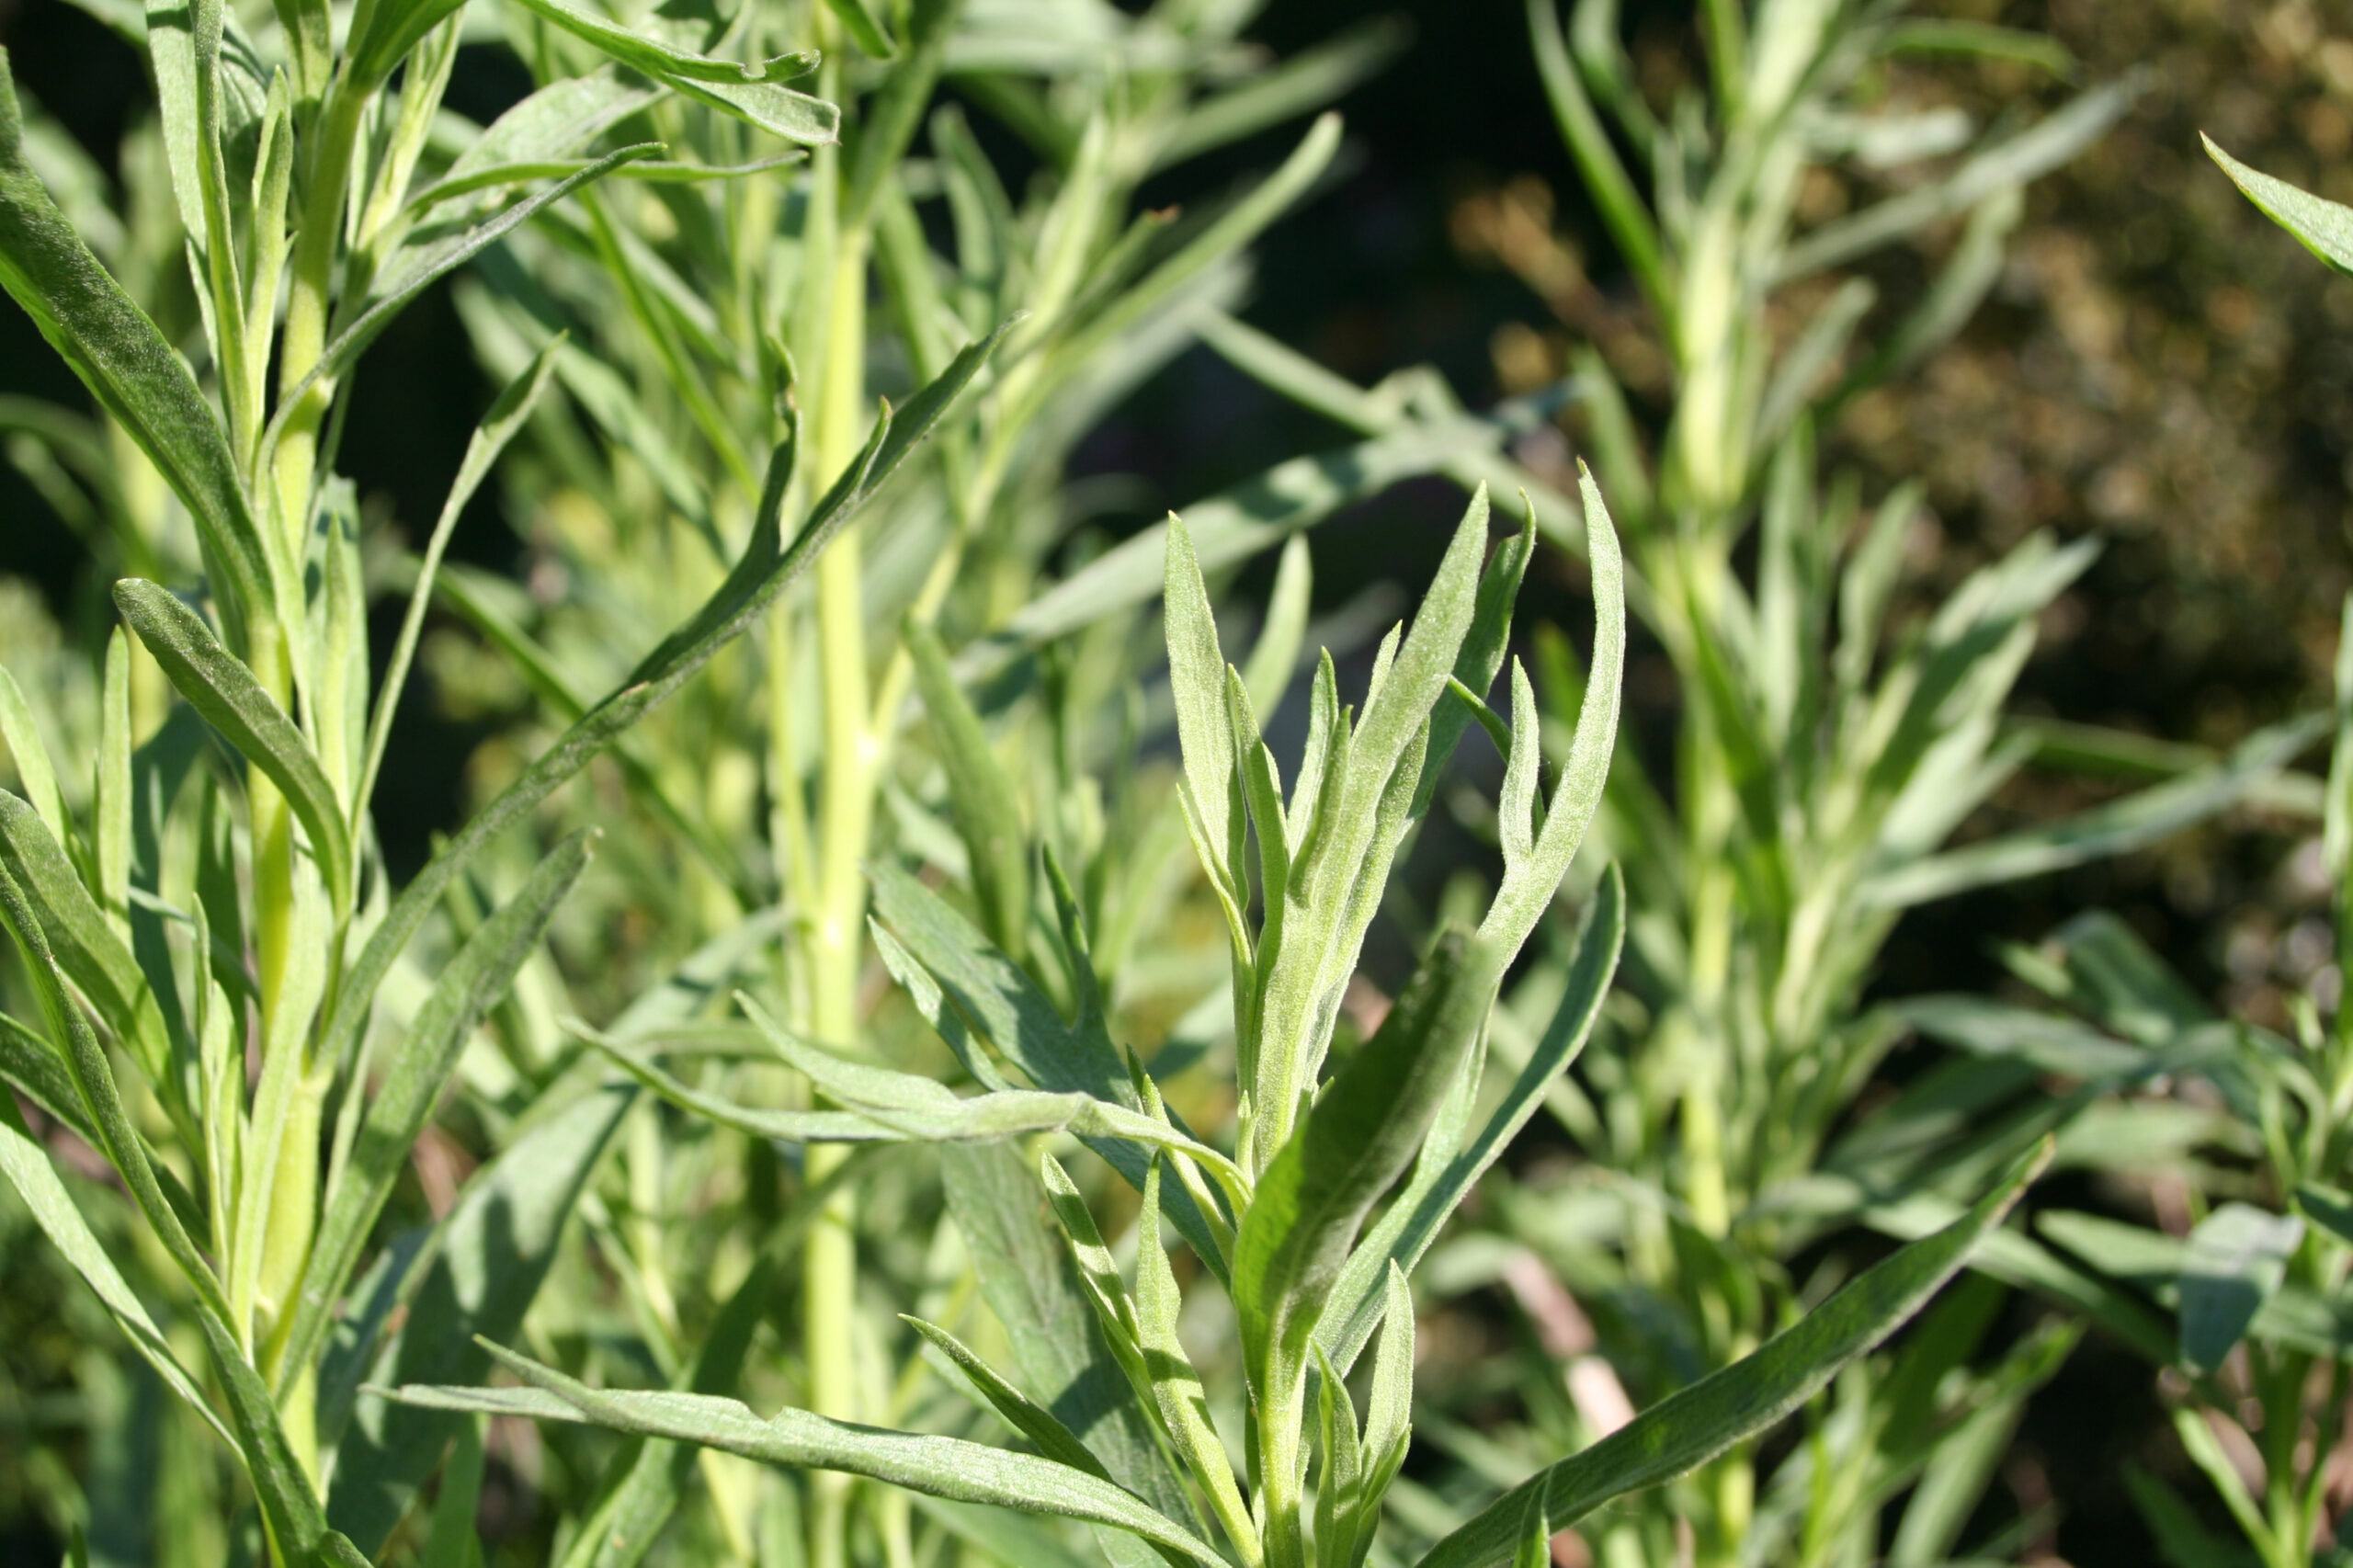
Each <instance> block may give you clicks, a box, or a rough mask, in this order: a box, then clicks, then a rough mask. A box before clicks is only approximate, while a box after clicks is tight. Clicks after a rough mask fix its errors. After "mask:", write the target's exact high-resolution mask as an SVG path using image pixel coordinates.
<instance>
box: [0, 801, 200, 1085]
mask: <svg viewBox="0 0 2353 1568" xmlns="http://www.w3.org/2000/svg"><path fill="white" fill-rule="evenodd" d="M0 866H5V867H6V869H7V871H8V874H9V875H10V877H12V878H13V879H14V880H15V881H16V882H17V886H18V887H19V888H20V889H21V890H22V891H23V892H24V895H25V897H26V898H27V900H28V901H29V903H30V905H31V908H32V911H33V913H34V914H35V915H36V916H37V917H38V918H39V920H40V929H41V932H42V934H43V935H44V936H45V937H46V938H47V939H48V943H49V947H50V949H51V952H53V953H54V954H55V955H56V959H57V962H58V965H59V967H60V968H62V969H63V970H64V971H65V975H66V978H67V979H69V980H71V981H72V982H73V983H74V989H76V990H78V991H79V992H81V993H82V994H83V995H84V996H85V997H87V998H88V999H89V1002H90V1005H91V1006H92V1007H93V1008H95V1009H96V1010H97V1015H98V1017H100V1019H102V1020H103V1021H104V1022H105V1024H106V1026H107V1028H108V1029H110V1030H112V1031H113V1033H114V1034H115V1036H116V1037H117V1038H118V1039H119V1040H121V1041H122V1042H123V1044H124V1045H125V1046H126V1047H128V1048H129V1050H130V1051H131V1056H132V1058H133V1060H135V1061H136V1062H138V1063H139V1070H140V1071H141V1072H142V1073H143V1074H146V1075H147V1078H148V1081H149V1082H150V1083H153V1084H154V1085H156V1087H157V1088H158V1090H160V1091H161V1092H162V1093H163V1094H164V1095H165V1102H166V1103H167V1104H169V1103H172V1101H173V1087H172V1085H173V1084H174V1079H173V1076H172V1074H171V1070H170V1063H171V1059H172V1055H171V1053H172V1046H171V1036H170V1034H169V1033H168V1031H167V1030H166V1028H165V1023H164V1015H163V1011H162V1009H161V1008H160V1007H159V1006H157V1005H156V1001H155V996H154V994H153V992H152V991H150V990H149V989H148V985H147V980H146V977H145V975H143V974H142V972H141V971H140V968H139V961H138V960H137V959H135V958H133V957H132V956H131V949H129V948H127V947H125V946H124V945H123V941H122V938H121V937H119V936H118V935H116V933H115V929H114V927H113V926H111V925H110V924H108V920H107V917H106V915H105V913H104V912H103V911H101V910H100V909H99V907H98V904H97V900H95V899H93V898H92V897H91V896H90V890H89V889H88V888H87V887H85V885H84V884H83V881H82V879H81V878H80V876H78V875H76V874H75V872H74V867H73V863H72V862H71V861H69V860H68V859H67V858H66V857H65V850H64V848H63V846H61V845H60V844H59V843H58V842H57V840H56V839H54V838H51V836H50V835H49V830H48V828H46V827H45V826H43V825H42V824H41V820H40V813H39V812H35V811H34V810H33V808H32V807H31V806H29V805H28V804H26V803H25V802H24V801H21V800H19V799H17V797H16V796H14V795H12V794H9V793H8V792H7V791H6V790H0Z"/></svg>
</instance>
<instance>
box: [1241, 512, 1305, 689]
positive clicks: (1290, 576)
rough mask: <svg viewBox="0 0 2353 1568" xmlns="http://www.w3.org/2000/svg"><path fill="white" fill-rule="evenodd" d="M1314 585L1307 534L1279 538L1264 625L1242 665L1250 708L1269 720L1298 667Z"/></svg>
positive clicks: (1243, 679) (1244, 685)
mask: <svg viewBox="0 0 2353 1568" xmlns="http://www.w3.org/2000/svg"><path fill="white" fill-rule="evenodd" d="M1313 586H1314V566H1313V562H1311V561H1310V560H1309V559H1308V551H1307V540H1306V537H1305V536H1304V535H1302V534H1293V535H1291V536H1290V539H1288V540H1284V541H1283V553H1282V559H1281V560H1280V561H1279V562H1276V564H1275V585H1274V587H1273V589H1272V590H1270V591H1269V592H1268V593H1267V620H1266V624H1265V625H1264V626H1262V627H1261V628H1260V629H1259V631H1258V641H1257V642H1254V643H1252V644H1251V646H1250V657H1249V658H1248V659H1247V660H1245V661H1244V663H1243V665H1242V685H1243V687H1244V688H1245V690H1247V691H1248V692H1249V694H1250V706H1251V707H1252V708H1253V709H1255V710H1257V711H1258V712H1261V713H1264V714H1266V715H1267V717H1268V719H1269V720H1271V719H1272V718H1273V716H1274V711H1275V709H1276V708H1277V707H1278V706H1279V705H1280V704H1281V702H1282V699H1283V693H1284V692H1285V691H1287V690H1288V689H1290V681H1291V676H1292V675H1293V673H1294V672H1295V671H1296V670H1297V669H1298V666H1299V650H1300V647H1301V644H1302V642H1305V640H1306V636H1307V612H1308V610H1309V609H1310V608H1312V606H1311V604H1310V597H1309V596H1310V593H1311V591H1312V589H1313Z"/></svg>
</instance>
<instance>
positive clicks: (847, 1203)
mask: <svg viewBox="0 0 2353 1568" xmlns="http://www.w3.org/2000/svg"><path fill="white" fill-rule="evenodd" d="M827 151H828V152H830V151H831V150H830V149H828V150H827ZM816 179H817V182H818V184H819V185H820V186H821V187H826V188H825V191H824V194H825V195H827V196H831V195H834V194H835V187H836V182H837V179H838V174H837V163H836V160H835V159H834V158H831V157H827V158H824V159H823V160H821V163H820V165H819V167H818V169H817V171H816ZM822 227H830V224H825V225H822V226H821V225H817V224H813V225H812V230H813V233H816V232H820V230H821V228H822ZM867 249H868V246H867V243H866V235H865V233H863V231H855V232H850V233H839V234H837V235H836V236H835V244H834V246H833V251H832V255H831V256H830V257H827V256H824V255H823V254H822V253H816V252H813V253H812V255H811V256H810V259H809V263H808V265H809V266H810V267H827V268H828V270H827V272H826V274H825V282H824V286H823V287H824V318H823V321H824V325H823V337H824V347H823V350H822V353H821V354H820V356H819V357H818V358H819V364H818V385H817V397H816V408H815V412H814V415H813V418H812V420H811V432H810V435H811V447H812V449H813V453H814V458H815V472H816V473H817V474H818V475H819V476H820V478H819V484H820V486H822V485H824V484H826V483H831V482H832V481H833V480H834V479H835V477H836V476H838V475H839V474H840V473H841V472H843V471H844V470H846V469H847V467H848V466H849V465H850V464H851V463H852V462H853V461H855V460H857V457H858V449H859V446H860V443H861V437H863V436H864V434H865V430H864V426H865V420H866V363H865V359H866V260H867ZM862 562H863V553H862V551H860V550H859V548H858V527H857V525H855V524H852V525H851V526H849V527H848V528H844V529H843V530H842V531H841V533H839V534H838V535H836V536H835V540H834V542H833V543H832V544H831V545H830V546H828V547H827V549H826V551H825V553H824V555H823V556H821V557H820V558H819V560H818V562H817V569H816V578H817V590H816V592H817V645H818V659H819V681H820V685H821V687H822V692H823V708H824V762H823V765H822V782H821V790H822V792H821V795H820V798H819V802H818V809H819V821H818V831H817V843H816V845H815V846H813V848H814V852H815V854H816V856H817V874H816V891H817V907H816V909H815V910H814V911H813V912H812V913H813V920H812V921H811V922H810V923H809V925H808V926H807V928H806V937H805V940H806V943H807V949H806V955H807V965H806V968H807V973H808V977H809V1021H810V1027H811V1028H812V1029H813V1032H814V1033H815V1034H816V1036H817V1038H818V1039H819V1040H821V1041H823V1042H824V1043H825V1044H826V1045H828V1046H832V1047H835V1048H839V1047H842V1046H845V1045H847V1044H849V1043H850V1042H851V1041H853V1040H856V1039H857V1036H858V976H859V971H860V970H861V968H862V966H863V960H864V957H865V941H864V925H863V923H864V918H865V914H866V879H865V873H864V869H863V865H862V862H863V861H864V859H865V856H866V850H867V841H868V839H869V837H870V835H871V831H872V824H873V814H874V812H873V786H874V768H873V766H872V762H871V754H872V751H873V745H872V742H871V739H870V733H869V731H868V728H867V672H866V606H865V595H864V592H863V590H862V587H861V584H860V577H861V566H862ZM846 1157H847V1151H844V1150H842V1149H839V1148H836V1147H833V1146H830V1145H818V1146H813V1147H812V1148H811V1149H810V1151H809V1156H808V1167H807V1169H808V1176H809V1179H810V1180H811V1181H812V1182H819V1181H823V1180H824V1179H825V1177H826V1176H830V1175H831V1174H832V1173H833V1171H834V1170H835V1167H836V1166H838V1165H840V1164H841V1162H842V1160H843V1159H844V1158H846ZM856 1227H857V1199H856V1197H855V1195H854V1194H853V1193H852V1192H851V1190H850V1189H849V1188H848V1187H841V1188H840V1189H838V1190H836V1191H835V1193H834V1194H833V1196H832V1197H831V1198H829V1199H827V1200H826V1202H825V1207H824V1211H823V1212H822V1213H821V1214H820V1216H819V1217H818V1219H817V1221H816V1222H815V1223H814V1224H813V1225H812V1226H811V1227H810V1230H809V1238H808V1241H807V1242H806V1244H804V1251H803V1255H802V1256H803V1267H802V1291H803V1300H802V1314H803V1324H802V1334H803V1346H804V1355H805V1358H806V1362H807V1367H808V1380H809V1404H810V1408H812V1409H813V1410H815V1411H816V1412H817V1413H818V1414H820V1415H830V1416H834V1417H835V1418H836V1419H841V1420H856V1419H858V1414H859V1411H858V1404H859V1400H858V1377H857V1362H856V1351H857V1346H856V1343H855V1332H854V1331H855V1318H854V1312H855V1309H856V1304H857V1297H858V1247H857V1237H856ZM812 1485H813V1493H814V1500H815V1506H814V1507H813V1509H812V1511H811V1516H810V1521H809V1525H810V1541H809V1561H810V1563H811V1564H812V1568H842V1565H843V1564H844V1563H845V1562H847V1557H848V1550H847V1549H848V1541H847V1535H848V1504H849V1478H848V1477H847V1476H845V1475H839V1474H835V1473H833V1472H830V1471H828V1472H824V1473H821V1474H818V1475H816V1476H813V1477H812Z"/></svg>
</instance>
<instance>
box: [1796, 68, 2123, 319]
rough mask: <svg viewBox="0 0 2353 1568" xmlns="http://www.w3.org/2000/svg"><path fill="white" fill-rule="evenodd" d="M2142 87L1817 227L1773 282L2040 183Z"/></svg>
mask: <svg viewBox="0 0 2353 1568" xmlns="http://www.w3.org/2000/svg"><path fill="white" fill-rule="evenodd" d="M2145 81H2146V79H2145V78H2144V77H2142V76H2138V75H2135V76H2130V77H2127V78H2125V79H2124V80H2122V81H2118V82H2109V83H2107V84H2105V85H2101V86H2098V87H2095V88H2093V89H2092V90H2091V91H2090V92H2087V93H2083V94H2080V95H2078V96H2077V97H2075V98H2074V99H2072V100H2070V101H2069V102H2068V103H2067V104H2065V105H2064V106H2063V107H2062V108H2059V109H2057V110H2055V111H2054V112H2052V113H2051V114H2048V115H2045V116H2044V117H2043V118H2042V119H2040V120H2037V121H2036V122H2035V123H2034V124H2032V125H2029V126H2028V127H2027V128H2026V129H2024V130H2023V131H2018V132H2017V133H2016V134H2015V135H2012V136H2008V137H2005V138H2003V139H2002V140H2001V141H1998V142H1993V143H1991V144H1990V145H1987V146H1984V147H1982V148H1980V149H1979V150H1978V151H1976V152H1975V153H1972V154H1971V155H1970V156H1969V157H1968V158H1966V159H1964V160H1963V161H1962V163H1961V166H1960V167H1958V168H1956V169H1955V170H1953V171H1952V173H1950V174H1949V175H1947V176H1945V177H1944V178H1942V179H1939V180H1934V181H1931V182H1929V183H1927V184H1926V185H1920V186H1915V187H1911V188H1910V189H1908V190H1906V191H1904V193H1903V194H1902V195H1900V196H1893V197H1890V198H1888V199H1886V200H1884V201H1881V202H1879V203H1878V204H1877V205H1875V206H1871V207H1867V208H1865V209H1863V210H1861V211H1859V212H1854V213H1850V214H1848V215H1847V216H1846V217H1844V218H1837V219H1834V220H1832V221H1831V222H1827V223H1824V224H1822V225H1821V226H1819V227H1818V228H1815V229H1813V231H1812V232H1810V233H1807V234H1806V235H1805V236H1804V237H1803V238H1802V239H1801V240H1799V241H1798V242H1797V243H1796V244H1793V245H1791V246H1790V248H1789V250H1788V252H1787V253H1786V254H1785V255H1784V256H1782V258H1781V266H1780V269H1779V274H1778V275H1777V277H1776V278H1775V279H1774V281H1775V283H1776V284H1777V285H1778V284H1781V283H1788V282H1791V281H1794V280H1795V279H1797V278H1804V277H1807V276H1809V275H1811V274H1813V273H1816V272H1820V271H1822V270H1824V268H1826V267H1838V266H1842V265H1844V264H1845V263H1847V262H1849V261H1852V260H1854V259H1855V258H1856V257H1858V256H1866V255H1869V254H1870V252H1872V251H1875V250H1878V249H1880V248H1881V247H1882V246H1884V245H1889V244H1893V243H1895V242H1896V241H1897V240H1900V239H1902V238H1903V237H1904V236H1905V235H1906V234H1909V233H1914V232H1915V231H1917V230H1919V229H1921V228H1924V227H1926V226H1927V224H1929V223H1932V222H1936V221H1937V220H1938V219H1939V218H1948V217H1951V216H1953V215H1954V214H1956V213H1961V212H1966V211H1968V210H1970V209H1971V208H1972V207H1974V206H1976V205H1977V204H1978V203H1979V202H1981V201H1983V200H1984V199H1985V198H1986V197H1988V196H1990V195H1992V194H1994V193H1995V192H1996V191H1998V190H2000V189H2002V188H2004V187H2009V186H2018V185H2026V184H2030V183H2031V182H2033V181H2034V180H2036V179H2039V178H2040V177H2041V176H2043V175H2045V174H2048V173H2049V172H2050V171H2052V169H2055V168H2057V167H2058V166H2059V165H2062V164H2064V163H2066V162H2068V161H2069V160H2070V159H2072V158H2074V157H2075V154H2076V153H2080V152H2082V151H2083V150H2084V149H2085V148H2086V147H2088V146H2090V145H2091V144H2092V143H2093V142H2096V141H2097V140H2098V139H2099V138H2100V137H2101V136H2103V135H2105V134H2107V132H2108V129H2109V126H2111V125H2114V124H2115V123H2116V122H2117V120H2119V119H2122V118H2123V115H2124V112H2125V110H2127V109H2129V108H2131V107H2132V102H2133V100H2134V99H2135V98H2137V97H2140V95H2141V92H2142V90H2143V86H2144V85H2145Z"/></svg>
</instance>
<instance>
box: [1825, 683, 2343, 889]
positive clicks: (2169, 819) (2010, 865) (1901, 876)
mask: <svg viewBox="0 0 2353 1568" xmlns="http://www.w3.org/2000/svg"><path fill="white" fill-rule="evenodd" d="M2329 729H2330V715H2328V714H2325V713H2311V714H2305V715H2303V716H2302V717H2300V718H2296V719H2290V720H2289V721H2287V722H2284V723H2280V724H2274V725H2271V726H2269V727H2268V728H2266V729H2262V730H2258V731H2256V733H2254V734H2252V735H2249V736H2248V737H2247V738H2246V739H2245V740H2244V741H2242V742H2240V743H2239V744H2238V745H2237V746H2236V747H2235V748H2234V749H2233V751H2232V752H2231V755H2230V756H2228V757H2227V758H2226V759H2224V760H2223V761H2222V762H2219V763H2216V764H2214V765H2212V766H2211V767H2200V768H2196V769H2193V770H2192V771H2190V772H2188V773H2185V774H2183V775H2181V776H2180V777H2179V778H2174V779H2169V780H2168V781H2166V782H2165V783H2163V784H2158V785H2154V786H2152V787H2151V788H2149V789H2147V790H2141V791H2139V792H2137V793H2135V794H2131V795H2127V796H2125V797H2124V798H2123V799H2121V800H2118V801H2109V802H2107V803H2106V804H2104V805H2098V806H2094V807H2092V808H2090V809H2089V810H2088V811H2084V812H2077V813H2076V814H2075V816H2073V817H2069V818H2067V819H2065V820H2063V821H2061V822H2056V823H2052V824H2047V825H2045V826H2041V827H2034V828H2028V829H2026V830H2024V831H2022V832H2019V833H2014V834H2007V835H2004V836H2002V837H1999V838H1995V839H1990V840H1985V841H1983V842H1980V843H1976V844H1972V845H1969V846H1966V847H1964V848H1961V849H1953V850H1948V851H1946V852H1945V853H1944V854H1941V855H1932V856H1926V857H1923V858H1920V859H1916V860H1914V861H1911V862H1909V863H1908V864H1905V865H1902V866H1898V867H1896V868H1893V869H1890V870H1887V871H1884V872H1882V873H1881V874H1880V875H1878V876H1876V877H1873V878H1870V880H1869V881H1866V882H1865V883H1864V884H1863V886H1862V888H1861V889H1860V890H1859V892H1858V894H1857V896H1858V898H1859V900H1860V901H1861V902H1862V903H1864V904H1866V905H1868V906H1870V907H1872V908H1878V909H1906V908H1909V907H1911V906H1912V905H1914V904H1916V903H1927V902H1929V901H1930V900H1933V899H1939V898H1949V897H1950V896H1951V895H1952V894H1954V893H1956V892H1966V891H1967V890H1969V889H1971V888H1978V887H1987V886H1992V885H1995V884H1997V883H2001V882H2009V881H2018V880H2020V879H2022V878H2026V877H2032V876H2041V875H2045V874H2047V873H2049V872H2052V871H2056V870H2063V869H2066V868H2068V867H2070V866H2080V865H2083V864H2084V863H2085V862H2086V861H2089V860H2094V859H2103V858H2107V857H2109V856H2111V855H2120V854H2122V853H2124V852H2125V851H2127V850H2130V849H2137V848H2140V847H2142V846H2144V845H2149V844H2154V843H2155V842H2157V841H2158V840H2159V839H2162V838H2165V837H2169V836H2170V835H2173V834H2176V833H2178V832H2180V831H2181V830H2182V829H2183V828H2185V827H2188V826H2190V825H2192V824H2196V823H2200V822H2203V821H2205V820H2206V819H2208V818H2209V817H2211V816H2214V815H2216V814H2217V813H2219V812H2224V811H2227V810H2229V809H2230V808H2231V807H2232V806H2233V805H2234V804H2236V803H2237V802H2238V801H2241V800H2243V799H2245V796H2246V794H2247V792H2248V790H2251V789H2252V788H2254V787H2255V786H2256V784H2258V783H2261V782H2262V781H2264V780H2266V779H2268V778H2272V777H2274V776H2275V775H2277V774H2278V773H2279V771H2280V770H2281V769H2282V768H2285V767H2287V766H2288V765H2289V764H2290V763H2291V762H2293V761H2295V759H2296V758H2297V757H2298V756H2301V755H2302V753H2303V752H2304V751H2306V750H2307V749H2309V748H2310V747H2311V745H2312V744H2313V742H2314V741H2316V740H2318V739H2319V738H2320V737H2321V736H2322V735H2324V734H2326V733H2328V732H2329Z"/></svg>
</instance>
